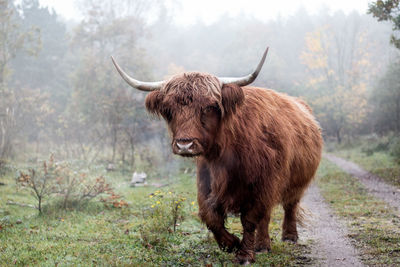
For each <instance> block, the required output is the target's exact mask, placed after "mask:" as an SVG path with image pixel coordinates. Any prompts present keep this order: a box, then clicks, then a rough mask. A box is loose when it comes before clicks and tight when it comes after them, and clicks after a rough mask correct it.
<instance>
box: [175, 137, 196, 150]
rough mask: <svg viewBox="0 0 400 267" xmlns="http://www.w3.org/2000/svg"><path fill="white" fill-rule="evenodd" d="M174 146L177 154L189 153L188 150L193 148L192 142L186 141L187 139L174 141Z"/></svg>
mask: <svg viewBox="0 0 400 267" xmlns="http://www.w3.org/2000/svg"><path fill="white" fill-rule="evenodd" d="M175 144H176V147H177V148H178V150H179V152H181V153H185V152H191V151H190V150H191V148H192V146H193V140H188V139H184V140H176V142H175Z"/></svg>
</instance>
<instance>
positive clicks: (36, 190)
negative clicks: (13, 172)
mask: <svg viewBox="0 0 400 267" xmlns="http://www.w3.org/2000/svg"><path fill="white" fill-rule="evenodd" d="M54 170H55V167H54V157H53V155H51V156H50V160H49V162H48V163H46V161H45V162H43V166H42V169H41V171H36V170H35V169H29V170H28V173H24V172H20V174H19V176H18V178H17V183H18V184H19V185H21V186H22V187H26V188H29V189H31V193H32V195H33V196H34V197H35V198H36V200H37V201H38V205H37V207H36V208H37V209H38V210H39V213H40V214H41V213H42V203H43V200H44V199H45V198H48V197H49V196H50V195H51V194H52V193H53V191H54V183H53V181H54V177H55V174H54Z"/></svg>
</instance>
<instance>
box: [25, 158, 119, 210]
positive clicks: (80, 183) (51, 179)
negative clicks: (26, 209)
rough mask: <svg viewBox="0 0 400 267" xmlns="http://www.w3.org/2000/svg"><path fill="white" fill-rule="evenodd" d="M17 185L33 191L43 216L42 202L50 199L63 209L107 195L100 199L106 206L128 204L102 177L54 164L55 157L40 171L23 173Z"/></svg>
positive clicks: (44, 163)
mask: <svg viewBox="0 0 400 267" xmlns="http://www.w3.org/2000/svg"><path fill="white" fill-rule="evenodd" d="M17 184H19V185H20V186H22V187H24V188H27V189H29V190H30V192H31V193H32V194H33V196H34V197H35V198H36V200H37V201H38V204H37V209H38V210H39V213H42V203H43V200H44V199H49V198H50V197H52V198H54V199H55V200H57V201H59V202H61V207H62V208H63V209H68V208H73V207H77V206H80V205H82V204H83V203H88V202H89V201H90V200H92V199H94V198H96V197H97V196H100V195H106V196H107V197H106V198H102V199H100V200H101V201H103V202H104V203H106V204H111V205H112V206H115V207H123V206H126V205H127V204H126V202H125V201H123V200H120V198H121V197H120V196H119V195H117V194H115V192H114V191H113V189H112V188H111V187H110V185H109V184H108V183H106V180H105V178H104V177H103V176H97V177H95V178H91V177H89V176H88V175H87V174H85V173H79V172H77V171H74V170H73V169H72V168H71V167H70V165H69V164H67V163H55V162H54V157H53V155H51V156H50V159H49V160H48V161H44V162H43V164H42V165H41V166H40V167H39V168H31V169H29V170H28V171H27V172H23V171H20V173H19V176H18V177H17Z"/></svg>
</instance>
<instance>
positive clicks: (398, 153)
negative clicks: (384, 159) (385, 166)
mask: <svg viewBox="0 0 400 267" xmlns="http://www.w3.org/2000/svg"><path fill="white" fill-rule="evenodd" d="M390 155H392V156H393V157H395V158H396V160H397V161H398V162H400V138H398V137H397V138H393V139H392V141H391V144H390Z"/></svg>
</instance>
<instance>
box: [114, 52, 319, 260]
mask: <svg viewBox="0 0 400 267" xmlns="http://www.w3.org/2000/svg"><path fill="white" fill-rule="evenodd" d="M267 52H268V48H267V50H266V51H265V53H264V55H263V57H262V59H261V61H260V63H259V65H258V67H257V69H256V70H255V71H254V72H253V73H252V74H249V75H247V76H245V77H240V78H218V77H215V76H213V75H210V74H205V73H198V72H187V73H183V74H180V75H177V76H174V77H172V78H171V79H169V80H168V81H161V82H141V81H138V80H135V79H133V78H131V77H130V76H128V75H127V74H126V73H125V72H124V71H123V70H122V69H121V68H120V67H119V66H118V64H117V63H116V62H115V61H114V59H113V63H114V65H115V67H116V68H117V70H118V72H119V73H120V74H121V76H122V77H123V78H124V80H125V81H126V82H127V83H128V84H129V85H131V86H132V87H134V88H136V89H139V90H143V91H151V92H150V93H149V94H148V95H147V97H146V100H145V104H146V108H147V110H148V111H149V112H150V113H153V114H156V115H159V116H162V117H163V118H164V119H165V121H166V122H167V125H168V128H169V130H170V134H171V138H172V144H171V145H172V151H173V153H175V154H178V155H181V156H184V157H196V162H197V189H198V195H197V200H198V204H199V216H200V218H201V220H202V221H203V222H204V223H205V224H206V225H207V227H208V229H209V230H210V231H211V232H212V233H213V234H214V237H215V239H216V241H217V243H218V245H219V246H220V248H222V249H225V250H226V251H228V252H232V251H235V252H236V261H237V262H238V263H240V264H248V263H252V262H254V261H255V253H256V252H265V251H269V250H270V249H271V240H270V237H269V234H268V224H269V221H270V216H271V210H272V208H273V207H274V206H275V205H277V204H282V206H283V209H284V213H285V215H284V220H283V225H282V239H283V240H290V241H293V242H296V241H297V238H298V234H297V228H296V224H297V221H298V210H299V201H300V199H301V197H302V196H303V193H304V191H305V190H306V188H307V187H308V185H309V184H310V182H311V180H312V179H313V177H314V175H315V172H316V170H317V167H318V165H319V162H320V159H321V149H322V144H323V141H322V137H321V130H320V127H319V124H318V123H317V122H316V120H315V118H314V116H313V115H312V112H311V109H310V107H308V106H307V104H305V103H304V102H303V101H302V100H300V99H298V98H295V97H291V96H288V95H286V94H282V93H278V92H275V91H273V90H269V89H263V88H257V87H250V86H246V85H248V84H250V83H252V82H253V81H254V80H255V79H256V77H257V75H258V73H259V72H260V70H261V67H262V65H263V63H264V60H265V57H266V55H267ZM229 213H231V214H237V215H240V219H241V223H242V226H243V238H242V240H240V239H239V238H238V237H236V236H235V235H233V234H231V233H229V232H228V231H227V230H226V228H225V225H224V223H225V219H226V217H227V215H228V214H229Z"/></svg>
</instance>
